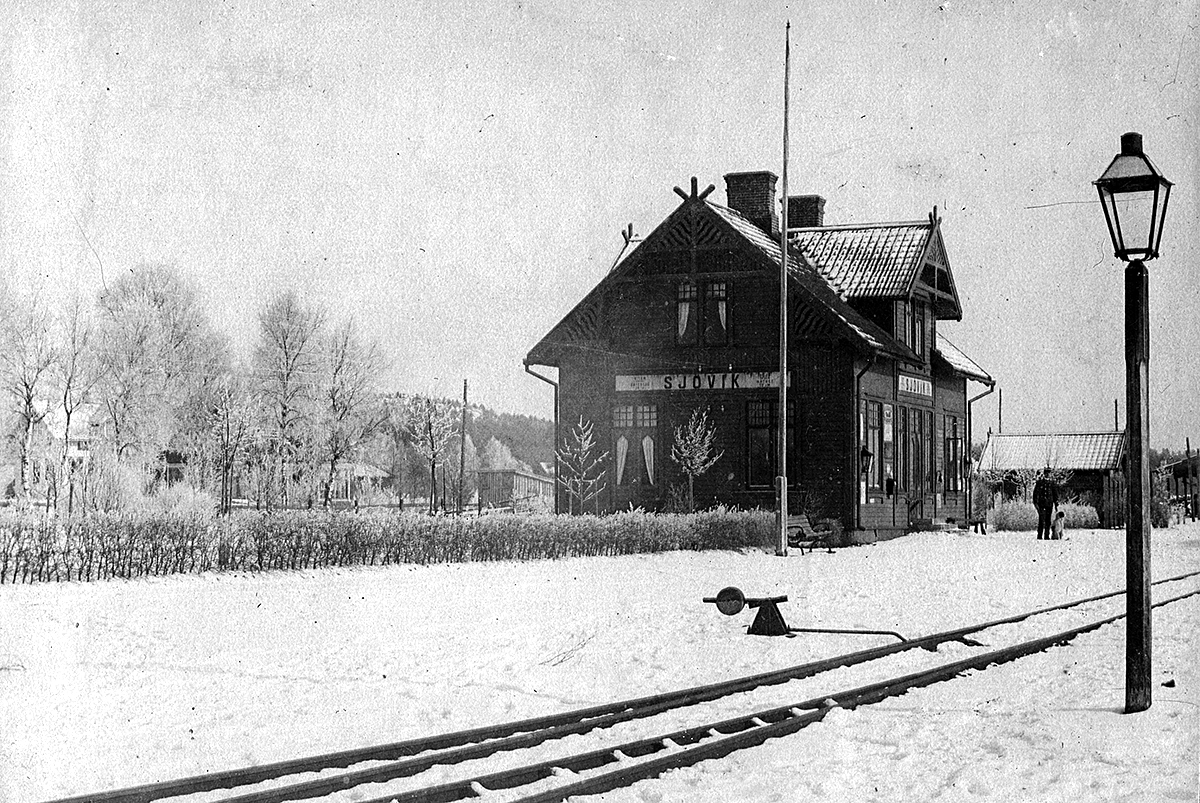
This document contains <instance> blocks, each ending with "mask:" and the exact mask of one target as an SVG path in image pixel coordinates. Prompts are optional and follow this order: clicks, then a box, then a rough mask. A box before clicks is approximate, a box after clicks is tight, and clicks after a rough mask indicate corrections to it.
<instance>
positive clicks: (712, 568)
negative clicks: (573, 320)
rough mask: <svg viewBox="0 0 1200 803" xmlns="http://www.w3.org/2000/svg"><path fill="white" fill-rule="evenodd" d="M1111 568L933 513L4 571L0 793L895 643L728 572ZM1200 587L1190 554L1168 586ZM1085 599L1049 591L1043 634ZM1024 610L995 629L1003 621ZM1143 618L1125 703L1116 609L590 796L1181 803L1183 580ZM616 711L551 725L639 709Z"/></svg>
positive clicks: (800, 577)
mask: <svg viewBox="0 0 1200 803" xmlns="http://www.w3.org/2000/svg"><path fill="white" fill-rule="evenodd" d="M1152 565H1153V570H1154V576H1155V578H1160V577H1167V576H1171V575H1176V574H1181V573H1183V572H1187V571H1194V570H1198V569H1200V525H1186V526H1182V527H1176V528H1173V529H1170V530H1156V531H1155V532H1154V538H1153V560H1152ZM1124 571H1125V570H1124V533H1123V532H1112V531H1081V532H1072V533H1069V537H1068V540H1066V541H1061V542H1039V541H1036V540H1035V539H1034V537H1033V535H1032V534H1029V533H1025V534H1017V533H993V534H989V535H986V536H984V535H978V534H972V533H954V534H950V533H925V534H919V535H913V536H909V537H906V538H902V539H898V540H895V541H891V542H887V543H883V544H878V545H874V546H867V547H856V548H851V549H843V550H839V551H838V552H837V553H836V554H832V555H830V554H826V553H821V552H818V553H816V554H808V555H804V556H799V555H795V554H794V555H792V556H790V557H788V558H786V559H784V558H777V557H774V556H772V555H766V554H761V553H744V554H743V553H729V552H726V553H717V552H711V553H700V554H695V553H674V554H664V555H644V556H629V557H618V558H581V559H571V560H563V561H556V562H550V561H542V562H532V563H519V564H518V563H492V564H460V565H442V566H429V567H416V566H393V567H378V568H374V567H372V568H357V569H340V570H319V571H305V572H296V573H273V574H262V575H255V574H208V575H201V576H176V577H167V578H156V579H145V580H137V581H130V582H124V581H112V582H103V583H93V584H78V583H66V584H58V585H49V584H48V585H35V586H0V801H5V802H6V803H7V802H11V803H25V802H27V801H40V800H46V799H49V798H53V797H58V796H65V795H68V794H78V793H83V792H89V791H100V790H103V789H108V788H113V787H118V786H128V785H132V784H138V783H146V782H151V781H156V780H162V779H167V778H171V777H177V776H181V775H191V774H197V773H201V772H205V771H212V770H219V769H227V768H232V767H237V766H246V765H250V764H255V763H263V762H268V761H275V760H281V759H285V758H292V757H296V756H300V755H308V754H313V753H318V752H325V751H331V750H339V749H346V748H350V747H355V746H362V745H370V744H378V743H383V742H389V741H394V740H398V739H403V738H410V737H415V736H420V735H428V734H431V733H436V732H443V731H449V730H457V729H461V728H464V727H470V726H476V725H483V724H488V723H493V722H498V721H502V720H509V719H513V718H518V717H526V716H533V715H537V714H544V713H552V712H556V711H562V710H565V709H570V708H576V707H580V706H585V705H590V704H595V703H602V702H608V701H612V700H616V699H622V698H628V697H635V696H640V695H644V694H649V693H654V692H661V691H668V690H671V689H674V688H678V687H682V686H686V685H694V684H698V683H705V682H712V681H717V680H722V679H727V678H731V677H736V676H740V675H744V674H749V673H753V672H760V671H764V670H767V669H771V668H776V667H784V666H791V665H794V664H798V663H802V662H805V661H810V660H814V659H818V658H821V657H825V656H829V655H833V654H836V653H841V652H847V651H849V650H853V649H861V648H864V647H868V646H874V645H877V644H884V643H889V641H890V640H889V639H888V638H886V637H877V636H841V635H800V636H797V637H795V638H759V637H751V636H747V635H744V629H745V627H746V625H748V624H749V622H750V618H751V614H750V612H744V613H742V614H740V615H739V616H737V617H734V618H728V617H724V616H721V615H720V614H718V612H717V611H716V610H715V608H714V607H713V606H711V605H705V604H702V603H701V598H702V597H704V596H706V595H712V594H715V592H716V591H717V590H719V589H720V588H722V587H724V586H727V585H735V586H738V587H740V588H741V589H742V590H743V591H744V592H746V594H747V595H750V596H766V595H777V594H786V595H787V596H788V598H789V602H788V603H786V604H784V605H783V606H782V607H781V609H782V611H783V613H784V616H785V618H786V619H787V620H788V623H789V624H790V625H793V626H811V627H845V628H867V629H886V630H898V631H900V632H901V633H903V634H904V635H906V636H910V637H911V636H916V635H921V634H925V633H931V632H934V631H940V630H946V629H950V628H952V627H956V626H960V625H964V624H970V623H973V622H976V621H984V620H991V619H996V618H1000V617H1002V616H1005V615H1008V614H1012V613H1018V612H1022V611H1026V610H1030V609H1033V608H1037V607H1042V606H1046V605H1051V604H1054V603H1057V602H1063V601H1067V600H1070V599H1077V598H1080V597H1084V596H1089V595H1091V594H1094V593H1099V592H1104V591H1110V590H1115V589H1117V588H1120V587H1122V586H1123V585H1124V580H1125V574H1124ZM1181 586H1186V589H1185V588H1184V587H1181ZM1196 587H1200V578H1194V579H1193V580H1192V581H1190V582H1188V583H1181V584H1176V585H1175V586H1174V587H1173V588H1172V589H1171V591H1172V592H1174V593H1179V592H1182V591H1183V590H1190V589H1192V588H1196ZM1163 596H1165V593H1160V592H1158V591H1157V590H1156V592H1155V598H1156V599H1159V598H1162V597H1163ZM1122 606H1123V602H1122V601H1120V600H1118V601H1116V602H1112V603H1107V604H1099V603H1098V604H1096V605H1093V606H1091V607H1090V609H1089V610H1090V612H1092V613H1095V614H1096V615H1097V616H1099V615H1100V614H1102V613H1104V614H1109V613H1115V612H1118V611H1119V610H1120V609H1121V607H1122ZM1080 617H1081V615H1080V614H1078V613H1074V614H1063V615H1061V616H1056V617H1047V621H1045V622H1043V623H1041V624H1040V627H1042V628H1043V631H1040V632H1055V631H1057V630H1061V629H1065V628H1066V627H1070V626H1072V625H1074V624H1079V623H1082V621H1083V619H1082V618H1080ZM1021 627H1025V629H1020V628H1021ZM1032 627H1033V625H1032V624H1031V625H1028V626H1013V628H1012V629H1011V631H1010V632H1006V633H1003V634H998V633H991V634H989V638H988V639H986V641H988V643H989V646H990V647H993V648H994V647H1000V646H1003V645H1004V644H1006V643H1010V642H1011V641H1016V640H1019V639H1020V638H1024V637H1028V635H1029V633H1030V628H1032ZM1153 633H1154V674H1153V683H1154V705H1153V707H1152V708H1151V709H1150V710H1149V711H1147V712H1145V713H1142V714H1137V715H1126V714H1123V713H1121V708H1122V706H1123V702H1124V636H1125V628H1124V625H1123V623H1118V624H1114V625H1109V626H1106V627H1104V628H1102V629H1100V630H1098V631H1094V632H1092V633H1088V634H1084V635H1082V636H1080V637H1079V638H1077V639H1076V640H1075V641H1073V642H1072V643H1071V644H1070V645H1067V646H1063V647H1057V648H1053V649H1051V650H1050V651H1048V652H1045V653H1040V654H1037V655H1034V656H1030V657H1027V658H1024V659H1021V660H1019V661H1017V662H1014V663H1010V664H1006V665H1004V666H1001V667H993V668H991V669H989V670H987V671H986V672H976V673H971V674H970V675H968V676H965V677H961V678H958V679H955V680H952V681H949V682H947V683H941V684H937V685H935V686H931V687H929V688H926V689H921V690H916V691H913V692H910V693H909V694H907V695H905V696H902V697H898V698H893V699H890V700H887V701H884V702H883V703H880V704H877V705H873V706H869V707H864V708H861V709H858V710H855V711H842V710H835V711H833V712H831V713H830V714H829V715H828V716H827V717H826V718H825V720H824V721H822V722H820V723H818V724H816V725H813V726H811V727H809V728H807V729H805V730H803V731H801V732H800V733H798V734H796V735H793V736H790V737H787V738H785V739H779V740H773V741H771V742H768V743H767V744H766V745H764V746H762V747H759V748H756V749H753V750H749V751H744V752H742V753H738V754H735V755H733V756H730V757H728V758H726V759H722V760H720V761H712V762H706V763H703V764H700V765H698V766H695V767H692V768H688V769H683V770H678V771H674V772H672V773H669V774H668V775H665V776H663V777H662V778H660V779H657V780H652V781H645V782H642V783H639V784H637V785H635V786H633V787H631V788H629V789H626V790H622V791H618V792H612V793H609V794H608V795H606V796H604V799H605V800H612V801H651V802H655V801H729V800H739V801H774V800H829V801H841V800H852V801H856V803H857V802H859V801H918V800H920V801H967V800H994V801H1006V803H1007V802H1009V801H1026V800H1027V801H1071V802H1072V803H1077V802H1078V801H1108V800H1127V801H1138V803H1144V802H1145V801H1195V800H1196V799H1197V789H1198V779H1197V775H1198V763H1200V758H1198V746H1200V655H1198V653H1200V650H1198V649H1197V645H1200V598H1195V597H1194V598H1191V599H1189V600H1187V601H1184V602H1180V603H1176V604H1174V605H1171V606H1167V607H1165V608H1159V609H1156V610H1155V615H1154V630H1153ZM968 649H969V648H967V647H966V646H964V645H959V644H948V645H943V646H942V647H941V648H940V649H939V651H938V653H937V654H929V653H925V652H923V651H919V650H918V651H914V652H918V653H921V656H919V657H914V656H913V655H912V653H905V654H903V655H902V656H896V657H894V658H893V659H891V660H890V662H889V661H885V662H879V664H878V665H876V664H875V663H872V664H867V665H862V666H859V667H853V668H849V669H843V670H839V671H837V672H835V673H831V674H826V675H821V676H819V677H816V678H810V679H806V680H804V681H793V682H791V683H788V684H785V685H783V686H779V687H775V688H774V689H772V690H768V691H764V692H756V693H753V694H751V695H748V696H747V698H746V699H744V700H740V701H732V702H729V701H727V702H724V703H721V704H718V705H717V707H716V708H712V709H710V710H708V711H705V712H702V713H701V714H696V713H691V714H689V713H686V712H684V713H678V714H676V715H674V716H675V719H671V720H670V722H671V723H679V724H682V723H684V722H690V721H692V720H690V719H688V717H689V716H691V717H695V716H702V717H703V720H707V719H711V718H714V717H710V716H708V714H711V713H712V712H713V711H716V712H717V716H722V715H731V714H732V713H733V712H734V711H738V710H743V711H744V710H749V708H748V707H749V706H754V707H756V708H757V707H764V708H765V707H767V706H769V705H775V704H782V703H787V702H798V701H800V700H804V699H807V698H811V697H815V696H817V695H819V694H823V693H826V692H833V691H836V690H838V689H846V688H850V687H852V686H854V685H858V684H861V683H865V682H870V681H871V680H874V679H878V678H881V677H884V676H886V675H888V674H898V673H900V672H903V671H910V668H911V667H912V666H913V665H914V662H915V661H918V660H923V661H926V662H936V663H945V662H949V661H951V660H955V659H956V658H959V657H963V655H965V654H966V653H965V652H963V651H965V650H968ZM1166 683H1172V685H1170V686H1166V685H1164V684H1166ZM721 706H724V707H721ZM703 720H702V721H703ZM659 724H660V725H661V721H660V723H659ZM622 727H625V728H626V730H624V731H621V732H620V733H619V734H618V733H616V732H615V729H614V733H612V734H603V733H602V734H600V735H596V734H592V735H589V736H581V737H572V740H573V741H571V740H569V742H568V743H567V744H563V745H557V746H554V747H551V748H546V749H547V750H557V751H559V752H560V753H561V752H567V751H570V752H575V751H576V750H577V749H581V748H583V747H588V746H593V745H594V744H598V742H593V741H588V740H589V739H599V738H612V737H617V736H626V735H627V736H628V737H629V738H633V737H634V736H637V735H641V733H640V732H639V731H638V730H637V728H638V727H642V726H639V725H637V724H636V723H630V724H628V725H626V726H622ZM668 727H670V725H668ZM545 755H546V753H544V752H542V753H538V752H536V751H534V752H531V753H530V757H529V759H528V760H533V759H534V758H540V757H544V756H545ZM523 763H524V762H523ZM469 769H470V768H469V767H464V769H462V770H454V771H453V772H459V771H463V772H465V771H467V770H469ZM449 772H451V771H444V772H443V774H442V775H440V776H439V780H445V779H448V778H449V777H451V775H450V774H449ZM425 780H426V782H428V778H426V779H425ZM413 783H415V782H410V783H409V786H411V785H413ZM395 788H396V789H400V788H408V787H406V786H405V784H404V783H398V784H397V785H396V786H395ZM383 789H384V787H377V788H373V789H371V790H368V791H369V793H370V795H375V794H380V793H381V790H383ZM363 796H366V795H365V794H364V793H360V795H359V797H360V798H361V797H363ZM341 799H343V800H354V799H356V798H355V796H354V795H346V796H344V797H343V798H341ZM497 799H498V800H503V799H504V798H503V797H497Z"/></svg>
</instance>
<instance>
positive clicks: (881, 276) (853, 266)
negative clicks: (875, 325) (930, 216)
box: [788, 221, 933, 298]
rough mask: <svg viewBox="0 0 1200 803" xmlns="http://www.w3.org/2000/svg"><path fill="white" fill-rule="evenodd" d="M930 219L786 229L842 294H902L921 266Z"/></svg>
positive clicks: (790, 237) (883, 296) (792, 242)
mask: <svg viewBox="0 0 1200 803" xmlns="http://www.w3.org/2000/svg"><path fill="white" fill-rule="evenodd" d="M932 229H933V223H932V222H931V221H923V222H922V221H917V222H909V223H871V224H865V225H856V226H821V227H819V228H807V229H793V230H792V231H790V232H788V239H789V241H790V242H791V244H792V245H794V246H795V247H797V248H799V249H800V250H801V251H803V252H804V256H806V257H807V258H808V259H809V260H810V261H811V262H812V263H813V264H814V265H815V266H816V267H817V270H819V271H820V272H821V275H822V276H824V277H825V279H826V280H827V281H828V282H829V283H830V284H831V285H833V287H834V289H836V290H837V291H838V293H839V294H840V295H841V296H842V297H843V298H902V297H904V296H906V295H908V291H909V288H910V287H912V283H913V281H914V279H915V278H916V276H917V273H918V271H919V270H920V269H921V257H922V256H924V254H925V243H926V242H928V240H929V233H930V231H931V230H932Z"/></svg>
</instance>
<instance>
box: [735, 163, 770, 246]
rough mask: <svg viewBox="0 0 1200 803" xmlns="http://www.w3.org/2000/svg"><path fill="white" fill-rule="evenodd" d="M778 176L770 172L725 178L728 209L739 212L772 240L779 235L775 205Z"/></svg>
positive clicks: (761, 171)
mask: <svg viewBox="0 0 1200 803" xmlns="http://www.w3.org/2000/svg"><path fill="white" fill-rule="evenodd" d="M777 180H778V176H776V175H775V174H774V173H772V172H771V171H769V170H755V171H752V172H748V173H726V174H725V198H726V199H727V201H728V204H729V208H730V209H733V210H734V211H736V212H741V213H742V214H743V215H745V216H746V218H747V219H749V220H750V222H751V223H753V224H754V225H755V226H758V227H759V228H760V229H762V230H763V231H765V232H766V233H767V234H770V235H771V236H773V237H774V236H778V235H779V206H778V204H777V203H776V202H775V182H776V181H777Z"/></svg>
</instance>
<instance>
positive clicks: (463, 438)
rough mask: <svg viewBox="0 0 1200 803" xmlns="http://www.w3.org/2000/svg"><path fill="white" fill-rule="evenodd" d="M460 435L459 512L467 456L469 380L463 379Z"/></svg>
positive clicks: (461, 507)
mask: <svg viewBox="0 0 1200 803" xmlns="http://www.w3.org/2000/svg"><path fill="white" fill-rule="evenodd" d="M458 429H459V435H458V512H459V513H462V510H463V467H464V465H465V463H466V456H467V380H465V379H464V380H463V406H462V423H460V424H459V428H458Z"/></svg>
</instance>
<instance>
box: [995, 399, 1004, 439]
mask: <svg viewBox="0 0 1200 803" xmlns="http://www.w3.org/2000/svg"><path fill="white" fill-rule="evenodd" d="M996 406H997V413H996V433H997V434H1001V433H1003V432H1004V388H1000V401H999V402H998V403H997V405H996Z"/></svg>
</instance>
